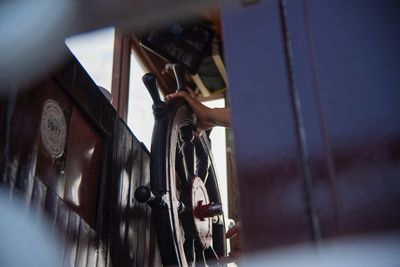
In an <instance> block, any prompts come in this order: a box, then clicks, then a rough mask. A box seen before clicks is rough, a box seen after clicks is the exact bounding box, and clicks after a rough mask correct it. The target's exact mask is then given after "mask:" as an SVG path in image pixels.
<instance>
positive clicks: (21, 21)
mask: <svg viewBox="0 0 400 267" xmlns="http://www.w3.org/2000/svg"><path fill="white" fill-rule="evenodd" d="M73 3H74V1H68V0H57V1H55V0H37V1H28V0H13V1H10V0H8V1H1V2H0V25H1V27H0V83H1V87H5V86H8V85H18V83H19V82H21V81H26V80H30V79H32V78H35V77H37V76H38V75H40V74H42V73H43V72H44V71H47V70H48V66H54V64H56V63H58V62H60V61H61V60H62V59H63V57H62V51H64V50H63V49H64V37H65V35H66V33H67V30H68V27H69V26H70V22H71V21H73V19H74V18H73V17H74V7H73ZM1 87H0V88H1Z"/></svg>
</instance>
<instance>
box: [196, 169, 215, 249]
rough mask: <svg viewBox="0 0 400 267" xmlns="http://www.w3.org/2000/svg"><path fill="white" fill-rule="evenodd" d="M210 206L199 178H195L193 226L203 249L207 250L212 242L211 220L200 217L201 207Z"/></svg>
mask: <svg viewBox="0 0 400 267" xmlns="http://www.w3.org/2000/svg"><path fill="white" fill-rule="evenodd" d="M209 204H210V200H209V198H208V193H207V189H206V187H205V185H204V183H203V181H202V180H201V179H200V178H199V177H195V178H194V180H193V184H192V207H193V218H194V225H195V228H196V231H197V235H198V238H199V240H200V242H201V244H202V246H203V248H208V247H209V246H210V245H211V241H212V218H211V217H208V218H205V217H203V216H201V212H200V214H199V211H201V210H202V207H204V206H207V205H209Z"/></svg>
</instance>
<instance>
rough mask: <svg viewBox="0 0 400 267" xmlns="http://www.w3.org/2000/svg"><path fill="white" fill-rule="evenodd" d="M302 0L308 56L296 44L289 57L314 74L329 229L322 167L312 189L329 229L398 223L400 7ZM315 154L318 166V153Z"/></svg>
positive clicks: (375, 227)
mask: <svg viewBox="0 0 400 267" xmlns="http://www.w3.org/2000/svg"><path fill="white" fill-rule="evenodd" d="M304 4H305V5H304V8H303V10H302V12H303V16H304V26H305V28H306V30H307V33H308V34H307V35H306V36H307V40H306V43H307V45H308V50H309V57H308V58H305V57H302V56H301V54H302V52H303V51H300V50H294V56H295V57H297V61H298V72H299V73H302V72H300V71H301V70H303V69H306V70H308V71H309V72H310V73H311V75H312V79H313V80H312V87H313V90H314V92H315V97H316V99H317V101H318V104H319V105H320V113H321V114H322V116H321V117H322V121H323V122H324V123H323V125H321V132H323V133H324V135H325V136H326V137H325V143H327V144H328V145H329V154H328V155H329V156H330V159H329V161H330V162H329V161H328V163H329V164H330V165H331V166H332V167H331V169H332V173H333V175H334V184H335V185H336V189H335V195H336V196H335V198H337V200H336V201H337V202H339V204H340V205H339V206H338V209H339V212H340V224H339V231H338V233H336V232H333V231H332V230H330V229H329V225H332V222H331V217H330V216H331V215H330V214H329V212H328V211H329V210H330V209H329V203H327V199H326V192H327V190H326V186H324V185H323V178H321V176H322V177H323V176H324V173H320V177H318V180H317V182H318V184H319V188H318V190H316V191H317V192H318V194H319V199H320V211H321V214H323V218H324V220H325V222H326V224H327V227H326V228H327V235H330V236H332V235H336V234H352V233H355V232H357V233H358V232H371V231H373V232H375V231H382V230H389V229H398V228H399V225H400V212H399V211H398V209H397V206H398V205H399V203H400V197H399V196H400V192H399V188H400V184H399V179H398V175H399V173H400V168H399V167H398V166H399V161H400V158H399V157H398V155H399V153H400V145H399V144H400V139H399V134H400V128H399V123H400V108H399V105H398V103H399V100H400V93H399V90H398V88H399V86H400V77H399V75H398V69H399V68H400V63H399V62H400V61H399V60H400V53H399V50H398V47H399V45H400V38H399V34H398V27H396V26H395V25H397V24H398V23H399V18H398V15H397V14H398V12H399V11H400V9H399V6H398V4H396V3H394V2H391V1H365V2H363V4H362V5H360V4H359V2H358V1H336V2H334V3H333V2H332V3H329V4H327V5H322V4H321V3H320V2H319V1H314V0H307V1H304ZM290 5H294V1H291V3H290ZM290 5H289V7H290ZM292 9H293V10H294V9H297V8H296V7H295V6H293V7H292ZM298 12H300V10H299V11H298ZM292 13H294V12H292ZM294 14H296V13H294ZM338 14H340V20H339V19H337V15H338ZM365 29H368V31H365ZM328 39H329V40H328ZM298 43H300V41H299V42H298ZM296 46H297V45H296ZM296 46H294V47H296ZM298 76H300V75H298ZM304 91H305V89H304ZM307 98H308V97H307V95H305V96H304V97H303V99H307ZM312 130H314V129H313V128H311V127H310V128H309V129H308V132H310V133H311V134H312ZM312 137H313V136H312ZM313 145H314V144H313ZM314 161H315V163H316V165H317V166H318V165H319V166H320V165H322V163H320V157H319V156H318V155H314ZM331 184H332V183H331Z"/></svg>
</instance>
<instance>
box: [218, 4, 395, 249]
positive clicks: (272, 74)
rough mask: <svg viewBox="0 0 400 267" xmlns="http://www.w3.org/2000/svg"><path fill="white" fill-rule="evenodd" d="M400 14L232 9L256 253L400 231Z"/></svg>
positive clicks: (235, 113) (244, 171)
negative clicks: (287, 246) (331, 239)
mask: <svg viewBox="0 0 400 267" xmlns="http://www.w3.org/2000/svg"><path fill="white" fill-rule="evenodd" d="M398 11H399V5H398V4H396V3H395V2H394V1H373V0H371V1H362V3H361V1H356V0H354V1H330V2H329V3H327V2H324V3H322V2H321V1H317V0H315V1H314V0H306V1H296V0H275V1H262V2H260V3H258V4H255V5H252V6H249V7H239V6H237V7H236V8H234V9H229V10H225V11H224V12H223V27H224V41H225V52H226V54H225V59H226V63H227V70H228V74H229V84H230V89H229V91H228V92H229V94H230V95H229V97H230V100H231V107H232V120H233V122H232V123H233V132H234V141H235V152H236V155H235V156H236V157H235V159H236V164H237V165H236V166H237V174H238V180H239V191H240V204H241V215H242V220H243V239H244V244H245V250H246V251H248V252H249V251H255V250H259V249H265V248H271V247H278V246H282V245H291V244H296V243H302V242H308V241H316V242H320V241H321V240H322V241H324V240H325V239H327V238H330V237H337V236H342V235H353V234H359V233H372V232H378V231H388V230H394V229H399V228H400V212H399V209H398V208H397V207H398V206H399V204H400V197H399V196H400V192H399V188H400V184H399V181H400V180H399V179H398V177H399V174H400V169H399V167H398V166H399V161H400V158H399V154H400V152H399V151H400V147H399V134H400V132H399V127H398V125H399V123H400V109H399V107H400V106H399V105H398V103H399V101H400V94H399V90H398V88H399V86H400V78H399V77H400V76H399V75H398V70H399V69H400V66H399V62H400V61H399V57H400V53H399V52H398V49H397V48H396V47H399V45H400V38H399V36H400V35H399V32H398V27H397V26H396V25H398V23H399V19H398V16H396V12H398ZM254 25H257V27H254ZM238 38H240V40H243V41H240V42H239V41H237V40H238Z"/></svg>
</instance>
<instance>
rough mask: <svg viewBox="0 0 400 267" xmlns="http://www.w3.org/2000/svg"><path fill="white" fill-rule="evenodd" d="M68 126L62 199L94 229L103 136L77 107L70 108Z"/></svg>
mask: <svg viewBox="0 0 400 267" xmlns="http://www.w3.org/2000/svg"><path fill="white" fill-rule="evenodd" d="M70 125H71V127H70V128H71V129H70V130H69V135H68V144H67V145H68V147H67V151H68V152H67V157H66V163H65V165H66V167H65V191H64V200H65V201H66V202H68V204H69V205H70V206H71V207H73V209H74V210H75V211H76V212H78V213H79V214H80V215H81V216H82V217H83V218H84V219H85V220H86V222H88V223H89V224H90V225H91V226H92V227H93V228H94V227H95V221H96V208H97V199H98V190H99V180H100V173H101V165H102V157H103V148H104V146H103V136H101V135H100V134H99V132H98V131H96V129H95V128H94V127H93V125H92V124H91V122H90V121H88V120H87V119H86V118H85V117H84V115H83V114H82V112H81V111H80V110H79V109H78V108H77V107H75V108H74V109H73V111H72V116H71V124H70Z"/></svg>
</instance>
